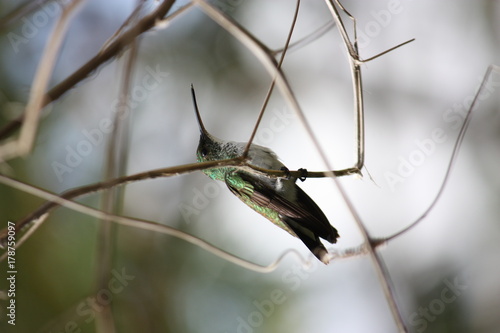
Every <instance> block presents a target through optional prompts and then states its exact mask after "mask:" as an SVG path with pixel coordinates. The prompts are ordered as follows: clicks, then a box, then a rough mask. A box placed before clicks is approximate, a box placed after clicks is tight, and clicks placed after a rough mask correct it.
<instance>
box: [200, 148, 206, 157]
mask: <svg viewBox="0 0 500 333" xmlns="http://www.w3.org/2000/svg"><path fill="white" fill-rule="evenodd" d="M200 154H201V157H205V156H207V154H208V151H207V148H201V150H200Z"/></svg>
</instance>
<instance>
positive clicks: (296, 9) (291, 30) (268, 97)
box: [242, 0, 300, 158]
mask: <svg viewBox="0 0 500 333" xmlns="http://www.w3.org/2000/svg"><path fill="white" fill-rule="evenodd" d="M299 8H300V0H297V4H296V6H295V13H294V15H293V19H292V24H291V26H290V31H289V32H288V36H287V38H286V42H285V48H284V49H283V52H282V53H281V58H280V61H279V62H278V66H277V69H278V70H280V69H281V65H282V64H283V61H284V60H285V55H286V51H287V49H288V45H289V44H290V40H291V39H292V34H293V29H294V28H295V24H296V23H297V17H298V15H299ZM276 75H277V74H276ZM276 75H275V76H274V77H273V79H272V81H271V86H270V87H269V89H268V91H267V94H266V98H265V99H264V103H263V104H262V107H261V109H260V112H259V116H258V117H257V121H256V122H255V126H254V128H253V131H252V135H250V139H248V142H247V145H246V147H245V150H244V151H243V155H242V156H243V157H244V158H246V157H247V156H248V151H249V150H250V146H251V145H252V142H253V139H254V138H255V135H256V134H257V130H258V129H259V125H260V122H261V121H262V117H263V116H264V112H265V111H266V107H267V104H268V103H269V99H270V98H271V94H272V92H273V89H274V85H275V83H276Z"/></svg>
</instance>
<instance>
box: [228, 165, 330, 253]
mask: <svg viewBox="0 0 500 333" xmlns="http://www.w3.org/2000/svg"><path fill="white" fill-rule="evenodd" d="M238 176H239V177H241V178H242V179H243V180H245V181H247V182H249V183H251V184H253V188H252V189H249V188H243V189H238V188H236V187H234V186H232V185H231V184H230V183H229V182H227V181H226V184H227V186H228V188H229V189H230V190H231V192H233V194H235V195H236V196H241V195H242V194H245V195H246V196H248V197H249V198H250V200H251V201H252V202H254V203H255V204H257V205H259V206H263V207H269V208H271V209H273V210H275V211H277V212H278V213H279V214H280V215H281V219H282V221H283V222H284V223H285V224H286V225H288V227H289V228H290V229H292V230H293V231H294V232H295V234H296V235H297V237H299V238H300V239H301V240H302V242H304V244H305V245H306V246H307V247H308V248H309V249H310V250H311V252H313V253H314V254H315V255H316V256H317V257H318V258H319V259H320V260H322V261H324V260H323V256H324V255H325V254H326V250H325V248H324V246H323V245H322V244H321V242H320V240H319V237H321V238H323V239H326V240H327V241H329V242H330V243H336V242H337V238H338V237H339V234H338V232H337V230H336V229H335V228H334V227H332V225H331V224H330V222H328V219H327V218H326V216H325V214H324V213H323V212H322V211H321V209H320V208H319V207H318V205H316V203H315V202H314V201H313V200H312V199H311V198H310V197H309V196H308V195H307V194H306V193H305V192H304V191H303V190H302V189H301V188H300V187H298V186H297V185H294V186H295V191H296V195H297V200H296V202H291V201H289V200H288V199H286V198H285V197H284V196H282V195H281V194H280V193H277V192H276V191H274V189H272V188H270V187H269V185H267V184H266V183H264V182H262V181H260V180H259V179H256V178H255V177H252V176H250V175H248V174H245V173H241V172H238Z"/></svg>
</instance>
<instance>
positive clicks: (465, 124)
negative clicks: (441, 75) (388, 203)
mask: <svg viewBox="0 0 500 333" xmlns="http://www.w3.org/2000/svg"><path fill="white" fill-rule="evenodd" d="M493 72H498V73H500V66H496V65H490V66H488V68H487V69H486V73H485V74H484V77H483V81H482V82H481V85H480V86H479V89H478V91H477V93H476V95H475V96H474V99H473V100H472V103H471V105H470V107H469V110H468V111H467V114H466V116H465V119H464V122H463V124H462V127H460V131H459V132H458V136H457V140H456V141H455V145H454V146H453V150H452V152H451V157H450V162H449V163H448V166H447V168H446V172H445V175H444V178H443V181H442V182H441V186H440V187H439V190H438V191H437V193H436V196H435V197H434V199H433V200H432V202H431V203H430V205H429V206H428V207H427V209H426V210H425V211H424V213H423V214H422V215H421V216H420V217H419V218H417V219H416V220H415V221H413V222H412V223H411V224H410V225H408V226H407V227H405V228H404V229H402V230H400V231H398V232H397V233H395V234H394V235H391V236H389V237H385V238H382V239H380V242H388V241H390V240H393V239H394V238H397V237H399V236H401V235H402V234H404V233H406V232H408V231H409V230H411V229H413V228H414V227H415V226H416V225H417V224H419V223H420V222H421V221H422V220H423V219H425V218H426V217H427V215H428V214H429V213H430V212H431V211H432V210H433V209H434V207H435V206H436V204H437V203H438V201H439V199H440V198H441V196H442V195H443V192H444V189H445V188H446V185H447V184H448V181H449V179H450V176H451V171H452V169H453V166H454V165H455V162H456V160H457V157H458V153H459V151H460V147H461V146H462V142H463V141H464V136H465V133H466V132H467V128H468V127H469V123H470V120H471V118H472V113H473V112H474V108H475V107H476V104H477V103H478V98H479V95H480V94H481V91H482V90H483V89H484V88H485V87H486V84H487V82H488V81H489V79H490V77H491V75H492V73H493Z"/></svg>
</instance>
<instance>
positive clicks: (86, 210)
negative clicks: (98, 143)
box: [0, 163, 352, 273]
mask: <svg viewBox="0 0 500 333" xmlns="http://www.w3.org/2000/svg"><path fill="white" fill-rule="evenodd" d="M200 164H201V165H203V166H205V167H207V165H206V164H207V163H196V164H193V166H197V165H200ZM165 171H166V172H167V173H168V170H167V169H165ZM171 171H173V170H171ZM158 172H159V173H161V172H160V170H158ZM175 174H176V173H175V172H172V173H171V175H175ZM138 178H140V177H138ZM146 178H147V177H146ZM0 183H2V184H5V185H7V186H9V187H12V188H15V189H18V190H21V191H23V192H25V193H29V194H32V195H35V196H38V197H40V198H43V199H46V200H49V202H50V203H55V205H54V207H53V208H55V207H56V206H63V207H66V208H68V209H72V210H74V211H77V212H81V213H83V214H85V215H88V216H93V217H95V218H98V219H105V220H109V221H113V222H115V223H117V224H119V225H123V226H128V227H133V228H137V229H141V230H149V231H153V232H157V233H161V234H165V235H170V236H173V237H176V238H178V239H181V240H183V241H186V242H188V243H191V244H193V245H195V246H197V247H199V248H201V249H203V250H205V251H207V252H210V253H212V254H213V255H215V256H217V257H219V258H221V259H223V260H226V261H228V262H231V263H233V264H235V265H238V266H240V267H243V268H245V269H249V270H252V271H255V272H259V273H270V272H272V271H274V270H275V269H276V268H277V267H278V265H279V264H280V263H281V261H283V259H284V258H285V257H287V256H289V255H294V256H295V257H297V258H298V260H299V262H300V263H301V264H302V266H303V267H304V268H307V267H310V266H311V264H312V261H313V260H315V259H313V258H312V257H311V258H308V259H305V258H303V257H302V256H301V255H300V254H299V253H298V252H297V251H295V250H287V251H285V252H283V254H281V255H280V257H279V258H278V259H276V260H275V261H273V262H272V263H271V264H269V265H259V264H256V263H253V262H251V261H248V260H245V259H242V258H240V257H238V256H235V255H233V254H231V253H229V252H227V251H224V250H222V249H220V248H218V247H216V246H214V245H212V244H210V243H208V242H206V241H204V240H202V239H201V238H198V237H195V236H193V235H190V234H187V233H185V232H183V231H180V230H177V229H174V228H172V227H169V226H166V225H163V224H159V223H155V222H151V221H147V220H142V219H137V218H129V217H125V216H117V215H113V214H109V213H106V212H103V211H100V210H97V209H94V208H91V207H87V206H85V205H82V204H80V203H77V202H74V201H71V200H69V199H68V198H66V197H69V196H68V195H67V194H68V193H69V192H67V193H66V195H61V196H58V195H55V194H53V193H50V192H47V191H45V190H42V189H39V188H36V187H34V186H31V185H28V184H25V183H22V182H20V181H17V180H15V179H12V178H9V177H6V176H4V175H1V174H0ZM96 187H99V186H96ZM80 189H82V188H80ZM75 192H76V191H75ZM74 197H76V195H75V196H74ZM49 211H50V210H46V213H45V214H42V215H43V218H45V217H46V215H47V213H48V212H49ZM40 224H41V223H40ZM40 224H39V225H40ZM25 240H26V239H24V240H23V242H24V241H25ZM20 245H21V242H17V244H16V247H19V246H20ZM347 255H349V256H350V255H352V254H351V253H348V254H347ZM6 257H7V251H6V252H5V253H3V254H2V256H0V262H1V261H3V260H5V258H6ZM335 257H337V258H341V257H342V253H339V255H338V256H335Z"/></svg>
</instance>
